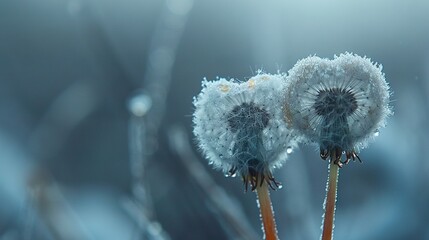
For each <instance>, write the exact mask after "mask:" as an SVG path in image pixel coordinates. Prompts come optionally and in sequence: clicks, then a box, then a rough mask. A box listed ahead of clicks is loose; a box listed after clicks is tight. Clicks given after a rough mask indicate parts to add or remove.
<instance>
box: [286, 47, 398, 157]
mask: <svg viewBox="0 0 429 240" xmlns="http://www.w3.org/2000/svg"><path fill="white" fill-rule="evenodd" d="M287 83H288V87H287V89H286V92H285V95H286V96H285V108H284V113H285V118H286V122H287V123H288V125H289V127H291V128H293V129H296V130H298V131H299V132H300V133H301V135H302V136H304V137H305V138H307V139H308V140H309V141H311V142H316V143H318V144H319V145H320V154H321V157H322V158H323V159H326V158H327V157H329V156H332V154H335V156H336V159H334V161H336V162H337V163H339V158H340V157H341V155H342V152H343V151H345V153H346V162H347V161H348V160H350V159H351V158H353V159H354V158H355V157H357V158H358V156H357V154H356V151H358V150H359V149H360V148H362V147H365V146H366V145H367V143H368V140H369V139H370V138H372V137H373V136H374V133H375V132H377V131H378V129H379V128H381V127H383V126H384V125H385V119H386V118H387V117H388V116H389V115H391V114H392V112H391V109H390V107H389V97H390V93H389V86H388V84H387V83H386V81H385V78H384V74H383V73H382V72H381V66H380V65H376V64H374V63H372V62H371V60H370V59H368V58H363V57H360V56H357V55H355V54H351V53H345V54H341V55H340V56H338V57H337V56H336V57H335V58H334V60H329V59H322V58H319V57H316V56H312V57H308V58H305V59H303V60H300V61H298V63H297V64H296V65H295V66H294V67H293V68H292V69H291V70H290V71H289V76H288V77H287Z"/></svg>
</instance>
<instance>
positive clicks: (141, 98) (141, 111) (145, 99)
mask: <svg viewBox="0 0 429 240" xmlns="http://www.w3.org/2000/svg"><path fill="white" fill-rule="evenodd" d="M151 106H152V99H151V98H150V97H149V96H148V95H146V94H145V93H143V92H142V91H139V92H138V93H137V94H135V95H134V96H132V97H131V99H130V100H129V101H128V110H129V111H130V112H131V113H132V114H133V115H135V116H137V117H142V116H144V115H145V114H146V113H147V112H148V111H149V109H150V108H151Z"/></svg>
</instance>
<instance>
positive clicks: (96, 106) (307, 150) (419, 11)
mask: <svg viewBox="0 0 429 240" xmlns="http://www.w3.org/2000/svg"><path fill="white" fill-rule="evenodd" d="M428 12H429V2H428V1H424V0H413V1H388V0H381V1H370V0H362V1H339V0H336V1H334V0H327V1H308V0H304V1H295V2H290V1H244V0H237V1H228V0H219V1H204V0H200V1H197V0H194V1H193V0H167V1H166V0H123V1H115V0H37V1H34V0H2V1H0V239H1V240H6V239H7V240H13V239H82V240H86V239H91V240H92V239H104V240H110V239H112V240H117V239H121V240H133V239H150V240H152V239H156V240H167V239H261V238H262V231H261V225H260V221H259V211H258V209H257V206H256V204H255V202H256V196H255V194H254V193H252V192H248V193H244V192H243V186H242V183H241V182H240V180H239V179H235V178H232V179H231V178H225V177H224V176H223V174H222V173H221V172H218V171H215V170H212V169H211V168H210V166H208V164H207V161H206V160H205V159H204V158H203V157H202V156H201V154H200V153H199V151H198V149H197V148H196V147H195V140H194V138H193V135H192V113H193V106H192V98H193V96H195V95H197V94H198V93H199V91H200V90H201V81H202V79H203V78H204V77H207V78H208V79H215V78H216V77H217V76H221V77H226V78H228V77H234V78H238V79H243V80H246V79H248V78H250V77H251V76H252V75H254V74H255V73H256V71H257V70H258V69H263V70H264V71H266V72H268V73H276V72H277V71H282V72H286V71H287V70H288V69H290V68H291V67H292V66H293V65H294V63H295V62H296V61H297V60H299V59H301V58H304V57H307V56H309V55H313V54H316V55H318V56H321V57H327V58H332V57H333V56H334V54H340V53H343V52H345V51H349V52H354V53H357V54H359V55H362V56H363V55H366V56H368V57H370V58H371V59H372V60H373V61H376V62H379V63H382V64H383V71H384V72H385V74H386V79H387V80H388V82H389V83H390V85H391V89H392V91H393V96H392V103H391V104H392V106H393V108H394V111H395V115H394V116H393V117H391V118H390V119H389V120H388V125H387V127H386V128H384V129H381V131H380V136H379V137H378V138H377V139H376V141H375V142H374V143H372V144H370V146H369V148H367V149H365V150H363V151H362V152H361V154H360V157H361V158H362V159H363V161H364V163H363V164H359V163H352V164H349V165H348V166H346V167H345V168H343V169H342V170H341V174H340V182H339V199H338V204H337V215H336V224H335V225H336V228H335V233H334V235H335V238H336V239H348V240H353V239H356V240H357V239H367V240H370V239H377V240H380V239H389V240H396V239H417V240H420V239H429V190H428V186H427V185H428V183H429V161H428V159H427V156H426V152H425V149H427V148H428V147H429V135H428V133H427V123H428V120H429V119H428V117H429V111H428V106H429V99H428V95H429V24H428V22H429V16H428ZM274 175H275V177H276V179H278V180H279V181H281V182H282V183H283V186H284V187H283V189H281V190H279V191H275V192H272V194H271V198H272V200H273V204H274V210H275V214H276V220H277V225H278V231H279V236H280V238H281V239H294V240H295V239H296V240H299V239H303V240H307V239H318V238H319V236H320V232H321V230H320V225H321V222H322V217H321V216H322V213H323V209H322V203H323V200H324V196H325V183H326V177H327V163H326V162H324V161H322V160H320V158H319V156H318V153H317V151H316V148H315V147H314V146H302V147H301V148H300V149H296V150H295V151H294V152H293V154H291V155H290V158H289V159H288V161H287V163H286V164H285V165H284V166H283V168H281V169H278V170H277V171H276V172H275V173H274Z"/></svg>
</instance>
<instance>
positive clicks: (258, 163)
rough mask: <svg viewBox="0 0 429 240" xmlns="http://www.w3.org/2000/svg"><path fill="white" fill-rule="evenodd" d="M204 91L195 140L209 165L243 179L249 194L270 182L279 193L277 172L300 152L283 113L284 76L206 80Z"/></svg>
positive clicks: (199, 102)
mask: <svg viewBox="0 0 429 240" xmlns="http://www.w3.org/2000/svg"><path fill="white" fill-rule="evenodd" d="M202 86H203V89H202V91H201V93H200V94H199V95H198V96H197V97H195V98H194V106H195V108H196V109H195V113H194V119H193V122H194V134H195V136H196V138H197V141H198V143H199V147H200V148H201V150H202V151H203V152H204V154H205V156H206V157H207V159H208V160H209V163H210V164H213V165H214V167H216V168H219V169H222V170H223V171H224V173H225V174H226V176H236V175H237V174H238V175H239V176H241V177H242V179H243V181H244V184H245V186H246V189H247V186H248V184H250V185H251V187H252V190H254V189H255V188H256V186H257V185H258V184H261V185H262V183H263V182H264V181H265V182H267V184H268V185H269V186H271V188H273V189H274V188H276V187H279V183H278V182H276V181H275V179H274V178H273V176H272V171H273V169H274V168H276V167H279V166H281V165H282V163H283V162H284V161H285V160H286V157H287V154H288V153H290V151H291V149H292V147H294V146H295V143H294V141H292V136H291V132H290V131H289V130H288V129H287V128H286V124H285V122H284V117H283V112H282V109H283V103H284V86H285V84H284V76H283V75H269V74H258V75H257V76H254V77H252V78H251V79H249V80H248V81H245V82H239V81H237V80H234V79H231V80H226V79H223V78H221V79H218V80H216V81H207V80H204V81H203V83H202Z"/></svg>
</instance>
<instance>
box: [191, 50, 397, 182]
mask: <svg viewBox="0 0 429 240" xmlns="http://www.w3.org/2000/svg"><path fill="white" fill-rule="evenodd" d="M381 70H382V68H381V66H380V65H377V64H374V63H372V62H371V60H370V59H368V58H363V57H360V56H357V55H354V54H351V53H345V54H341V55H340V56H338V57H335V58H334V59H333V60H329V59H322V58H319V57H316V56H312V57H308V58H305V59H303V60H300V61H298V63H297V64H296V65H295V66H294V67H293V68H292V69H291V70H290V71H289V72H288V74H287V75H286V74H275V75H270V74H264V73H261V72H259V73H258V74H257V75H256V76H254V77H252V78H250V79H249V80H248V81H245V82H240V81H237V80H235V79H230V80H226V79H223V78H221V79H218V80H216V81H207V80H204V81H203V84H202V85H203V89H202V91H201V93H200V94H199V95H198V96H197V97H196V98H194V105H195V108H196V109H195V113H194V119H193V121H194V124H195V126H194V134H195V136H196V138H197V141H198V143H199V146H200V148H201V150H202V151H203V153H204V154H205V156H206V157H207V159H208V160H209V163H211V164H213V165H214V167H216V168H219V169H222V170H223V171H224V172H225V174H226V175H228V176H235V175H237V174H238V175H240V176H241V177H242V179H243V181H244V183H245V185H246V189H247V185H248V184H250V185H251V187H252V190H253V189H255V188H256V186H257V185H258V184H262V183H263V182H266V183H268V184H269V186H271V188H273V189H274V188H277V187H279V186H280V185H279V183H278V182H277V181H276V180H275V179H274V178H273V176H272V171H273V169H274V168H277V167H280V166H281V165H282V164H283V163H284V161H285V160H286V158H287V155H288V154H289V153H291V151H292V149H293V148H295V147H296V146H297V145H298V143H300V142H314V143H316V144H318V145H319V147H320V156H321V158H322V159H327V158H330V160H331V161H333V162H334V163H336V164H338V165H340V166H341V165H342V164H343V163H348V162H349V161H350V160H351V159H353V160H355V159H359V160H360V158H359V157H358V155H357V152H358V151H359V149H361V148H363V147H365V146H366V145H367V143H368V140H370V139H371V138H372V137H373V136H374V135H375V134H374V133H377V132H378V129H379V128H381V127H383V126H384V125H385V119H386V118H387V117H388V116H389V115H390V114H391V110H390V107H389V96H390V92H389V86H388V84H387V83H386V81H385V78H384V74H383V73H382V72H381ZM343 154H344V155H345V161H344V162H342V161H341V156H342V155H343Z"/></svg>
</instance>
